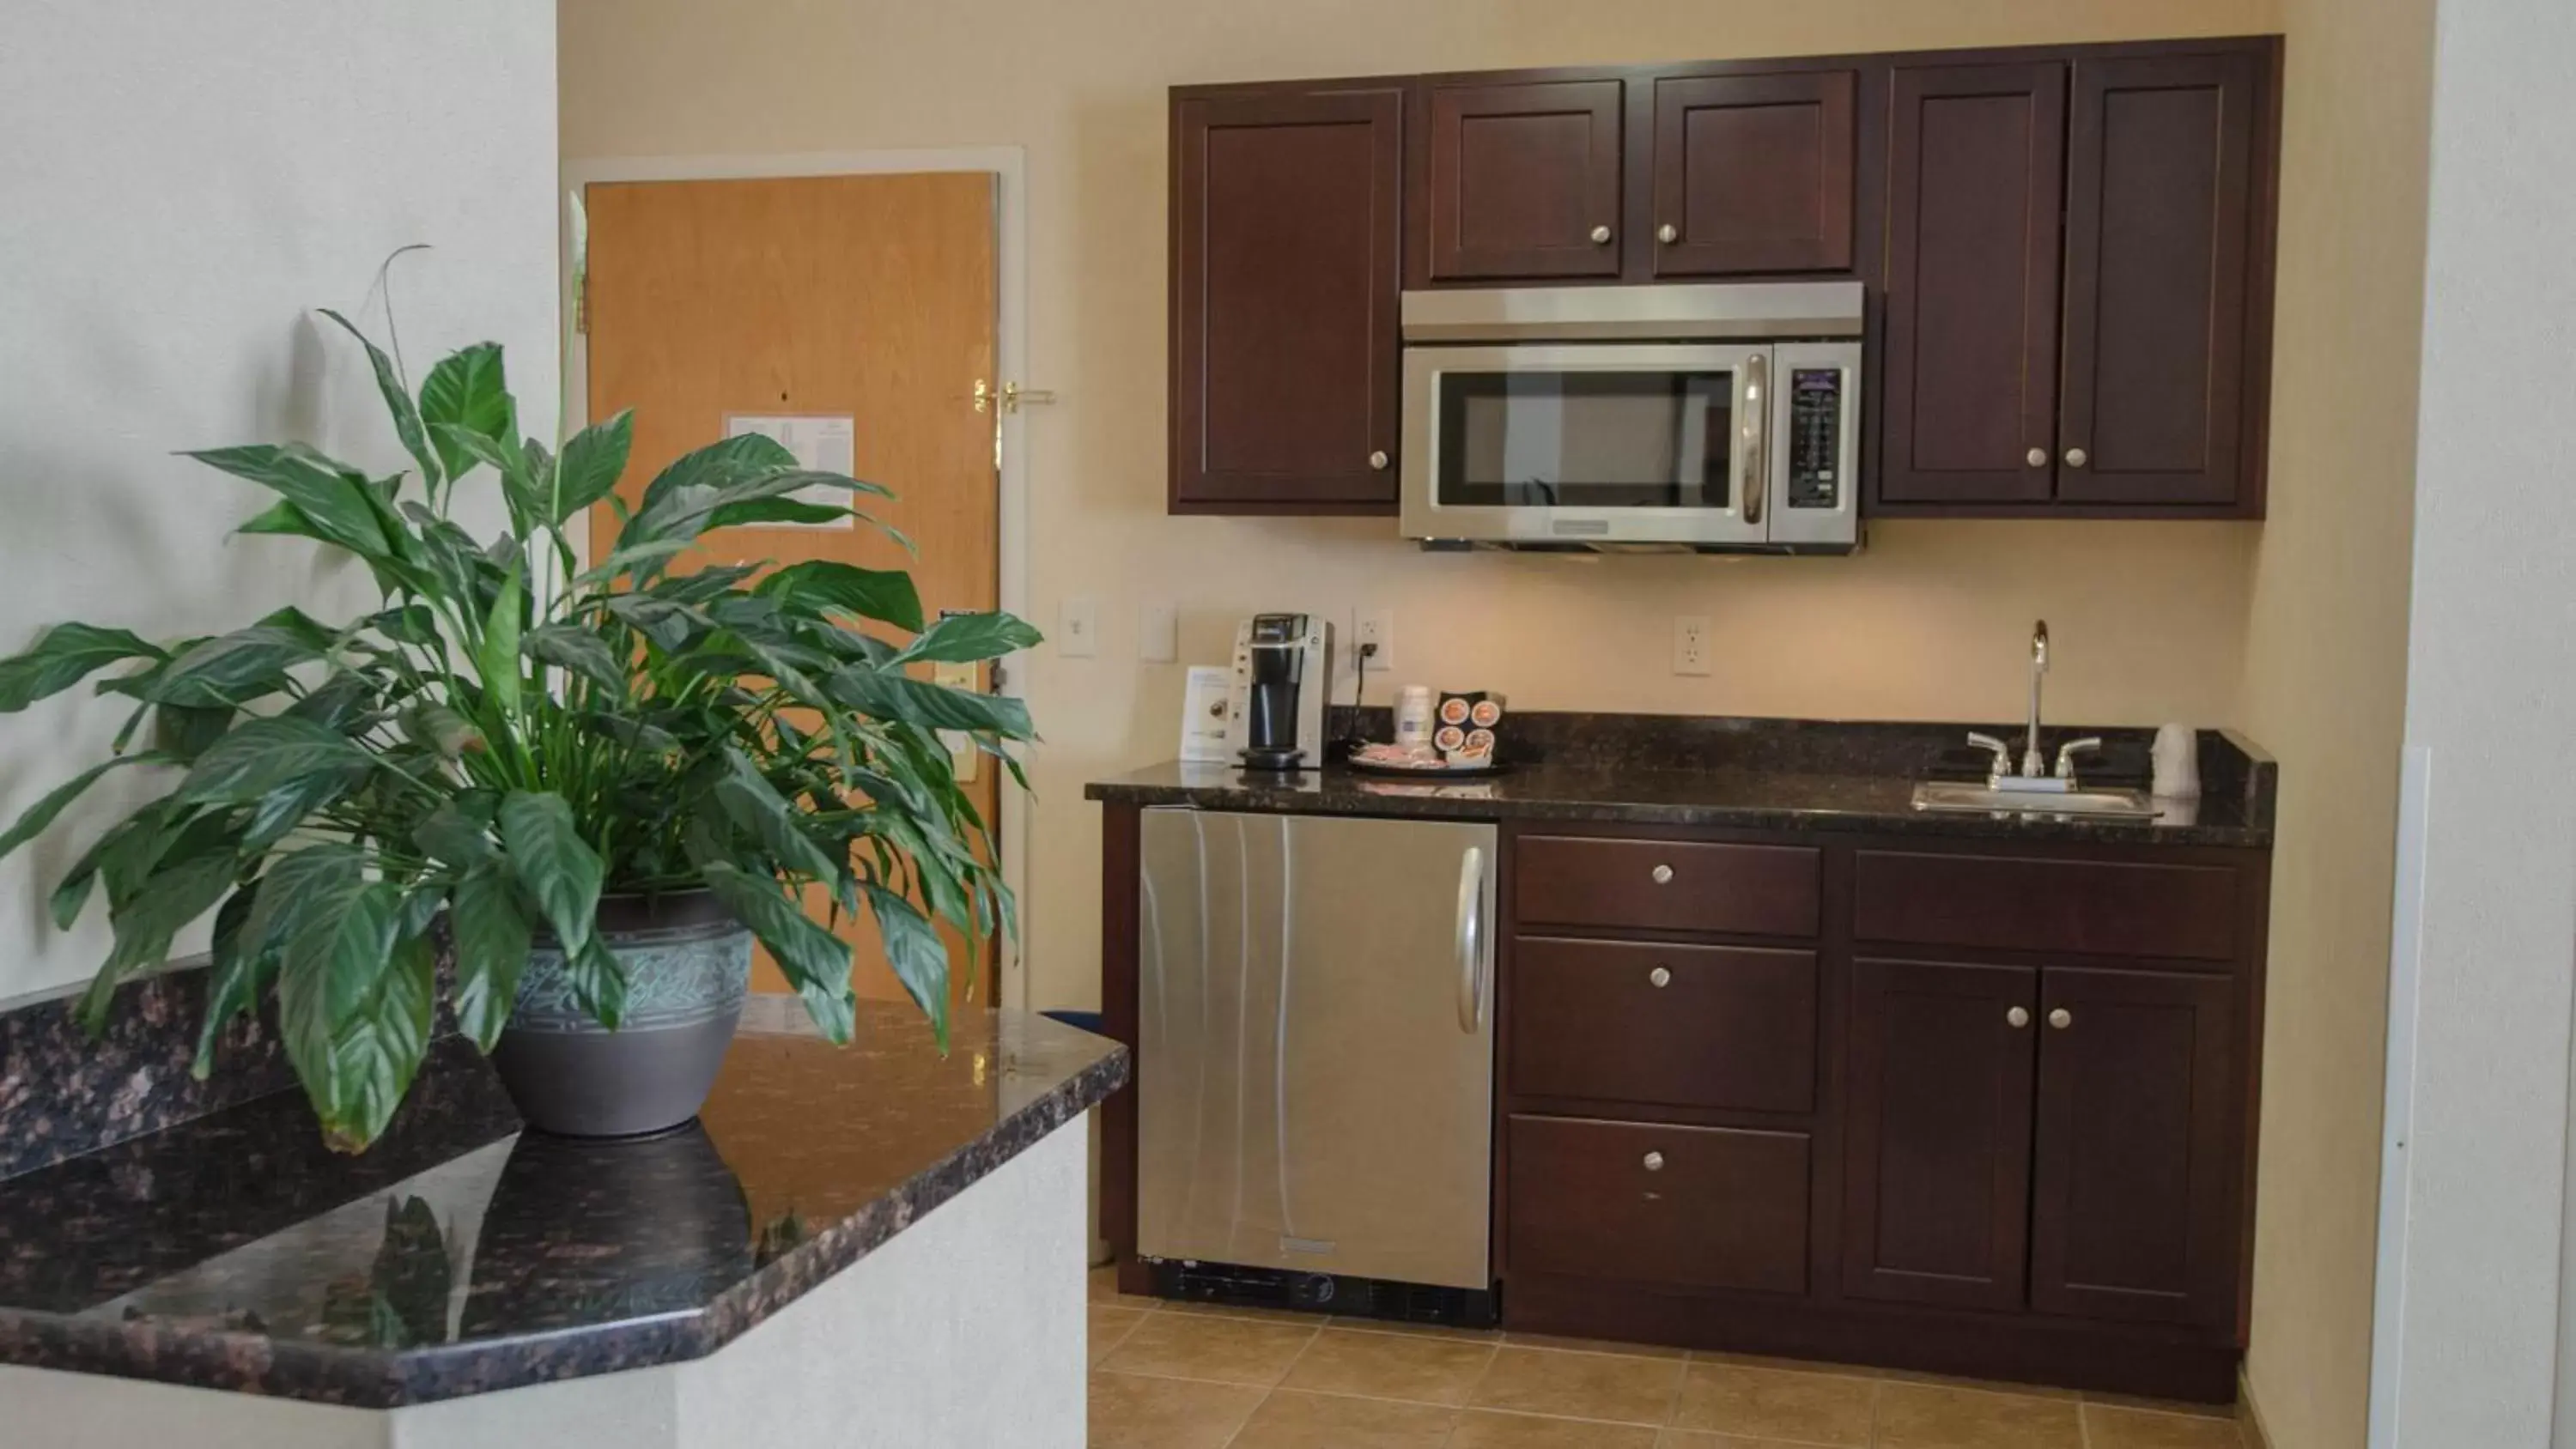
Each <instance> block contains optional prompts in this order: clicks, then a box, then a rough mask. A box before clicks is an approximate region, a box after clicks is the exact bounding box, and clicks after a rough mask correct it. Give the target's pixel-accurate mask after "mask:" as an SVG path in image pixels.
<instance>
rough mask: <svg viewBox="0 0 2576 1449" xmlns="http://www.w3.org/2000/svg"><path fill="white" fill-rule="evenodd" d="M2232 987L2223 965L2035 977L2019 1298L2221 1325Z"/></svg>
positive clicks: (2233, 1088) (2231, 1226)
mask: <svg viewBox="0 0 2576 1449" xmlns="http://www.w3.org/2000/svg"><path fill="white" fill-rule="evenodd" d="M2235 991H2236V985H2235V982H2234V981H2232V980H2231V979H2229V978H2227V977H2224V976H2193V975H2184V974H2182V973H2179V972H2171V973H2159V972H2148V971H2092V970H2060V969H2057V968H2054V967H2052V968H2050V969H2049V970H2047V971H2046V972H2044V973H2042V975H2041V980H2040V1004H2041V1006H2042V1008H2043V1009H2044V1010H2043V1014H2042V1017H2043V1020H2044V1022H2045V1023H2046V1024H2045V1026H2043V1027H2042V1029H2041V1030H2040V1033H2039V1037H2040V1050H2039V1108H2038V1119H2039V1125H2038V1139H2037V1140H2038V1146H2037V1149H2036V1161H2035V1165H2034V1173H2035V1184H2034V1190H2033V1195H2032V1212H2031V1255H2030V1257H2031V1266H2030V1274H2031V1282H2030V1301H2031V1306H2032V1307H2033V1308H2036V1309H2038V1310H2040V1311H2041V1312H2044V1313H2066V1314H2075V1315H2080V1316H2083V1317H2088V1318H2116V1319H2147V1320H2153V1321H2157V1322H2167V1323H2191V1324H2199V1325H2203V1326H2208V1327H2218V1326H2223V1325H2224V1324H2226V1323H2227V1322H2228V1321H2229V1315H2230V1314H2231V1312H2232V1311H2233V1309H2234V1306H2235V1294H2234V1292H2233V1291H2232V1285H2233V1284H2234V1281H2235V1264H2234V1262H2233V1260H2232V1245H2233V1244H2234V1242H2235V1233H2236V1227H2235V1212H2234V1209H2233V1207H2232V1204H2233V1202H2234V1198H2235V1194H2234V1190H2233V1186H2232V1183H2233V1164H2232V1160H2231V1154H2230V1152H2229V1145H2230V1143H2231V1142H2233V1141H2234V1140H2235V1131H2236V1128H2235V1116H2236V1104H2237V1102H2238V1101H2239V1100H2241V1095H2242V1090H2243V1089H2242V1087H2241V1086H2240V1085H2239V1083H2238V1082H2237V1079H2236V1077H2237V1073H2236V1065H2235V1060H2236V1049H2235V1041H2234V1035H2233V1033H2234V1016H2235V1013H2234V1010H2233V1002H2234V999H2235Z"/></svg>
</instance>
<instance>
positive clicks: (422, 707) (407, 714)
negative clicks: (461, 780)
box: [402, 700, 487, 760]
mask: <svg viewBox="0 0 2576 1449" xmlns="http://www.w3.org/2000/svg"><path fill="white" fill-rule="evenodd" d="M402 728H403V734H404V736H405V737H407V738H409V739H410V740H411V741H412V742H413V743H414V744H417V745H420V746H422V747H423V748H425V749H429V750H434V751H436V752H437V753H438V755H439V757H440V758H441V759H448V760H453V759H457V758H459V757H461V756H464V755H467V754H481V753H483V751H484V750H485V749H486V748H487V744H486V742H485V740H484V738H483V732H482V731H481V730H478V729H476V728H475V727H474V721H472V720H470V719H467V718H466V717H465V716H464V715H462V714H459V713H458V712H457V711H456V709H455V708H454V707H453V706H451V705H445V704H440V703H438V702H437V701H435V700H422V701H421V702H420V703H418V704H415V705H413V706H412V707H411V708H409V709H407V710H404V711H403V712H402Z"/></svg>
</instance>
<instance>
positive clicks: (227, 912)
mask: <svg viewBox="0 0 2576 1449" xmlns="http://www.w3.org/2000/svg"><path fill="white" fill-rule="evenodd" d="M258 900H259V882H258V881H252V882H251V883H250V884H248V885H246V886H242V887H241V888H239V889H238V890H235V891H234V892H233V893H232V894H231V895H229V896H227V897H225V898H224V904H223V907H222V909H220V910H218V911H216V912H215V940H214V950H213V959H212V960H211V961H210V962H209V963H208V964H207V967H206V1014H205V1019H204V1020H203V1021H202V1022H201V1023H199V1025H198V1027H197V1050H196V1054H195V1055H194V1056H192V1057H191V1058H190V1059H189V1061H188V1075H189V1076H192V1077H194V1078H196V1079H197V1080H198V1081H201V1082H202V1081H204V1080H205V1079H206V1078H207V1077H209V1076H212V1075H213V1074H214V1070H215V1047H216V1044H217V1043H219V1042H220V1041H222V1039H223V1034H224V1028H225V1027H226V1026H229V1025H231V1024H232V1020H233V1018H234V1017H237V1016H240V1015H242V1014H243V1013H244V1012H248V1011H254V1010H256V1009H257V1008H258V1006H259V998H260V993H261V992H263V991H265V990H267V988H268V983H269V982H270V981H272V980H274V979H276V976H277V953H276V952H275V951H259V952H251V951H245V950H243V949H242V931H243V928H245V927H246V926H248V925H249V924H250V915H251V908H252V907H253V906H254V905H255V904H256V903H257V902H258Z"/></svg>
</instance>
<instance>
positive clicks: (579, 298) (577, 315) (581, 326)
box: [572, 267, 590, 337]
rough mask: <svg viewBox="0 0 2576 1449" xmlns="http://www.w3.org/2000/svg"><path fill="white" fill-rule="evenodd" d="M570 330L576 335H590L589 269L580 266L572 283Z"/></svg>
mask: <svg viewBox="0 0 2576 1449" xmlns="http://www.w3.org/2000/svg"><path fill="white" fill-rule="evenodd" d="M572 330H573V333H574V335H576V336H583V337H586V336H589V335H590V269H589V268H588V267H584V268H582V272H581V275H580V276H578V277H575V278H574V279H573V284H572Z"/></svg>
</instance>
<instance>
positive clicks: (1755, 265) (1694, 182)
mask: <svg viewBox="0 0 2576 1449" xmlns="http://www.w3.org/2000/svg"><path fill="white" fill-rule="evenodd" d="M1859 90H1860V79H1859V76H1858V75H1857V74H1855V73H1854V72H1852V71H1848V70H1832V71H1813V72H1807V73H1803V74H1787V75H1729V76H1667V77H1664V78H1662V79H1659V80H1657V81H1656V82H1655V156H1654V210H1653V216H1654V224H1655V227H1656V231H1655V236H1654V251H1653V255H1654V259H1655V261H1654V273H1655V275H1656V276H1658V277H1719V276H1728V275H1732V274H1741V273H1759V272H1838V271H1848V270H1850V269H1851V264H1852V186H1853V179H1852V167H1853V140H1854V135H1855V132H1856V130H1857V114H1858V106H1859ZM1665 227H1670V228H1671V229H1672V233H1673V239H1672V240H1671V241H1669V242H1667V241H1665V240H1664V239H1663V235H1664V233H1663V228H1665Z"/></svg>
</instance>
